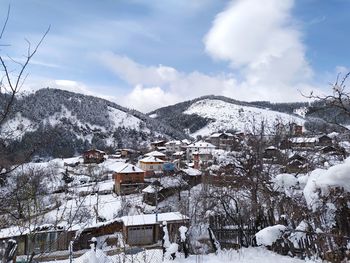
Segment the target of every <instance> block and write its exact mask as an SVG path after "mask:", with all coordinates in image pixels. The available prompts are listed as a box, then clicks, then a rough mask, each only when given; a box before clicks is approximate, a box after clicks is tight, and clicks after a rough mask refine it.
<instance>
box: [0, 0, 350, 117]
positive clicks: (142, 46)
mask: <svg viewBox="0 0 350 263" xmlns="http://www.w3.org/2000/svg"><path fill="white" fill-rule="evenodd" d="M9 4H11V17H10V21H9V23H8V27H7V31H6V34H5V35H4V38H3V40H2V42H1V44H11V46H9V47H5V48H3V49H2V50H1V51H0V52H1V54H2V55H10V56H11V57H12V58H15V59H19V60H20V59H21V57H22V55H23V54H24V53H25V52H26V42H25V40H24V39H25V38H27V39H29V40H30V41H31V42H33V43H35V42H36V41H38V39H40V36H41V35H42V34H43V32H44V31H45V30H46V28H47V27H48V26H49V25H51V30H50V32H49V34H48V36H47V38H46V39H45V41H44V43H43V45H42V46H41V47H40V49H39V52H38V54H37V55H36V56H35V57H34V59H33V61H32V64H31V66H30V67H29V69H28V71H29V73H30V77H29V78H28V79H27V82H26V86H25V88H26V89H29V90H35V89H39V88H44V87H47V86H49V87H52V88H62V89H67V90H71V91H76V92H82V93H86V94H91V95H97V96H101V97H105V98H108V99H111V100H114V101H116V102H117V103H119V104H121V105H123V106H127V107H130V108H136V109H139V110H141V111H144V112H147V111H150V110H152V109H155V108H157V107H160V106H165V105H168V104H173V103H176V102H179V101H182V100H185V99H191V98H195V97H198V96H202V95H207V94H216V95H224V96H229V97H233V98H236V99H241V100H271V101H296V100H300V99H303V97H302V96H301V95H300V92H304V93H307V92H309V91H310V90H315V91H318V92H323V91H324V90H326V88H327V87H328V83H329V82H332V81H333V80H334V79H335V77H336V75H337V73H338V72H345V71H347V68H348V67H350V65H349V61H350V60H349V53H348V52H347V47H349V46H350V37H349V36H348V25H349V24H350V16H348V13H349V11H350V1H348V0H329V1H324V0H294V1H293V0H283V1H280V0H234V1H225V0H192V1H190V0H153V1H148V0H114V1H113V0H103V1H92V0H80V1H78V0H76V1H69V0H61V1H53V0H51V1H47V0H45V1H44V0H23V1H14V0H12V1H8V0H0V18H5V14H6V9H7V6H8V5H9ZM8 63H11V61H8ZM11 66H12V67H13V68H14V69H15V65H11Z"/></svg>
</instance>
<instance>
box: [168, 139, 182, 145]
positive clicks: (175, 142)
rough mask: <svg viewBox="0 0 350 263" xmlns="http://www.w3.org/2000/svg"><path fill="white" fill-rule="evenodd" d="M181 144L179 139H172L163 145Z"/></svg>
mask: <svg viewBox="0 0 350 263" xmlns="http://www.w3.org/2000/svg"><path fill="white" fill-rule="evenodd" d="M173 144H175V145H181V141H177V140H173V141H169V142H167V143H165V145H173Z"/></svg>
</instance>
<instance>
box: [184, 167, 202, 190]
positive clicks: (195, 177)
mask: <svg viewBox="0 0 350 263" xmlns="http://www.w3.org/2000/svg"><path fill="white" fill-rule="evenodd" d="M178 174H179V175H181V176H182V178H183V179H184V180H185V181H186V182H187V183H188V184H189V185H190V186H195V185H197V184H200V183H201V182H202V172H201V171H199V170H198V169H194V168H186V169H182V170H181V171H179V172H178Z"/></svg>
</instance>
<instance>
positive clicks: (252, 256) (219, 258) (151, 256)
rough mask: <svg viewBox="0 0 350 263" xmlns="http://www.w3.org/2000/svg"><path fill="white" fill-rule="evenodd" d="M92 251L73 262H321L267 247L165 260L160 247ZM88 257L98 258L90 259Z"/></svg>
mask: <svg viewBox="0 0 350 263" xmlns="http://www.w3.org/2000/svg"><path fill="white" fill-rule="evenodd" d="M91 253H92V251H88V252H86V253H85V254H84V255H82V256H81V257H79V258H76V259H75V260H74V261H73V262H79V263H83V262H86V263H107V262H108V263H112V262H113V263H117V262H142V263H162V262H165V263H198V262H200V263H256V262H259V263H272V262H278V263H302V262H321V261H317V260H301V259H297V258H292V257H288V256H281V255H278V254H276V253H273V252H271V251H268V250H266V249H265V248H260V247H255V248H252V247H250V248H242V249H240V250H227V251H226V250H224V251H222V252H221V253H220V254H218V255H215V254H209V255H190V256H189V257H188V258H184V256H183V255H182V254H180V255H178V257H177V258H176V259H175V260H164V261H163V255H162V251H161V250H160V249H152V250H146V251H143V252H140V253H136V254H129V255H125V254H124V253H120V254H117V255H113V256H108V257H106V256H105V254H104V253H103V252H102V251H101V250H97V252H96V258H95V257H94V256H92V255H91ZM88 259H94V260H95V259H97V261H89V260H88ZM55 262H56V263H69V260H68V259H67V260H57V261H55Z"/></svg>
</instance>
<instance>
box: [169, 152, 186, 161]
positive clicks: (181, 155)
mask: <svg viewBox="0 0 350 263" xmlns="http://www.w3.org/2000/svg"><path fill="white" fill-rule="evenodd" d="M171 156H172V158H173V159H175V160H182V159H183V158H184V157H185V152H184V151H179V152H174V153H173V154H172V155H171Z"/></svg>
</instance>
